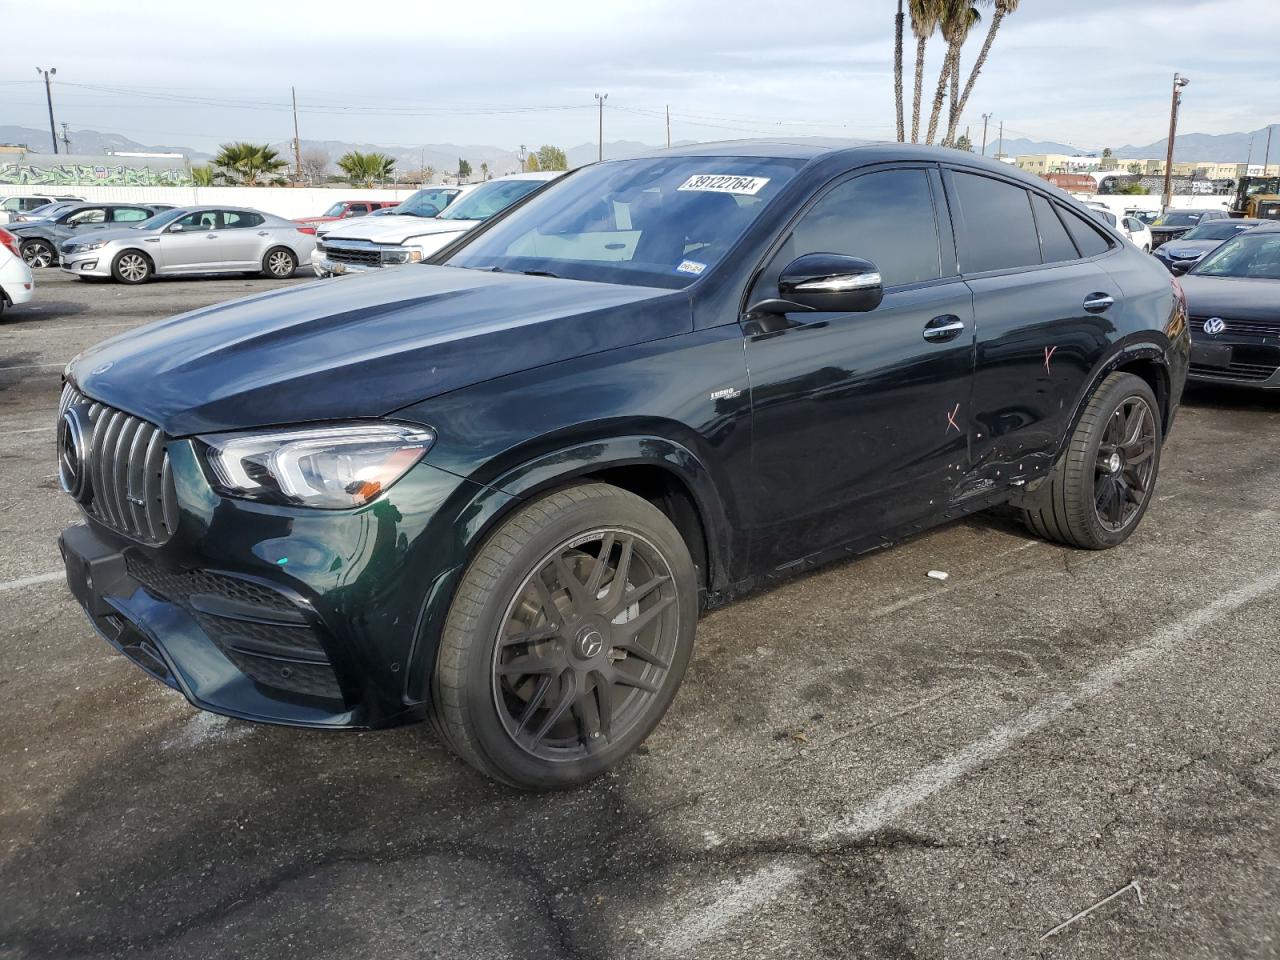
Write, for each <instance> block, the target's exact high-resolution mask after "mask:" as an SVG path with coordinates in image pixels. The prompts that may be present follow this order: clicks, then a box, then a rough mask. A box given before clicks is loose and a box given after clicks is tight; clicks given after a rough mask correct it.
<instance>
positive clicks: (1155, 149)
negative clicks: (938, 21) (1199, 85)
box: [0, 125, 1280, 176]
mask: <svg viewBox="0 0 1280 960" xmlns="http://www.w3.org/2000/svg"><path fill="white" fill-rule="evenodd" d="M70 137H71V152H72V153H73V154H76V155H81V156H83V155H104V154H106V153H108V152H122V151H123V152H133V153H182V154H185V155H186V156H187V157H189V158H190V159H191V161H192V162H193V163H206V162H208V161H209V160H211V159H212V155H211V154H208V153H204V152H202V151H200V150H192V149H190V148H189V147H182V146H170V145H160V144H142V143H139V142H137V141H136V140H131V139H129V138H128V137H125V136H122V135H121V134H118V133H102V132H99V131H97V130H73V131H71V134H70ZM1266 140H1267V129H1266V128H1265V127H1264V128H1262V129H1261V130H1255V131H1253V132H1252V133H1224V134H1208V133H1186V134H1180V135H1179V136H1178V138H1177V141H1176V142H1175V144H1174V159H1175V160H1182V161H1190V162H1194V161H1200V160H1216V161H1219V162H1222V163H1244V162H1245V161H1246V160H1248V159H1249V158H1250V156H1252V160H1253V162H1255V163H1261V162H1262V158H1263V154H1264V152H1265V145H1266ZM1250 141H1252V151H1251V150H1250ZM684 142H688V141H684ZM6 143H7V144H27V145H29V146H30V147H32V148H33V149H34V150H36V151H39V152H41V153H47V152H49V147H48V143H49V134H48V132H47V131H43V130H38V129H36V128H34V127H19V126H6V125H0V144H6ZM272 146H273V147H275V148H276V149H277V150H279V152H280V154H281V156H283V157H285V158H287V159H292V153H293V144H292V142H291V141H284V142H281V143H275V144H272ZM1165 146H1166V142H1165V141H1164V140H1157V141H1155V142H1153V143H1149V144H1146V145H1134V144H1126V145H1125V146H1122V147H1112V153H1113V154H1114V155H1115V156H1116V157H1117V158H1119V159H1123V160H1137V159H1146V158H1154V157H1162V156H1164V153H1165ZM979 147H980V145H978V144H975V149H978V148H979ZM997 147H998V144H997V140H996V138H995V137H994V136H992V135H991V132H990V131H988V139H987V153H988V155H994V154H995V152H996V149H997ZM530 149H536V146H534V145H530ZM598 149H599V148H598V147H597V145H596V144H594V143H583V144H579V145H578V146H574V147H569V148H567V149H566V150H565V155H566V156H567V158H568V160H569V166H570V167H578V166H582V165H583V164H585V163H590V162H591V161H593V160H595V159H596V156H597V151H598ZM657 149H659V146H657V145H652V144H646V143H640V142H638V141H634V140H615V141H610V142H608V143H606V144H605V145H604V154H605V156H606V157H610V158H614V159H616V158H620V157H630V156H636V155H637V154H641V153H647V152H649V151H651V150H657ZM1102 149H1103V148H1102V147H1101V146H1097V147H1084V148H1082V147H1077V146H1072V145H1071V144H1066V143H1057V142H1054V141H1048V140H1029V139H1024V138H1005V140H1004V143H1003V151H1004V154H1005V156H1017V155H1019V154H1027V153H1065V154H1101V153H1102ZM317 150H318V151H322V152H323V153H325V154H326V155H327V156H328V157H329V159H330V161H331V162H332V161H336V160H337V159H338V157H340V156H342V155H343V154H344V153H347V152H348V151H351V150H360V151H365V152H368V151H378V152H380V153H385V154H387V155H389V156H391V157H392V158H394V159H395V161H396V167H397V169H399V170H402V171H409V170H418V169H420V168H421V167H423V166H429V167H432V168H434V169H436V170H437V171H442V172H443V171H453V170H456V169H457V167H458V160H459V159H465V160H466V161H468V162H469V163H470V164H471V166H472V168H473V169H474V170H475V172H476V173H477V174H478V173H479V172H480V165H481V164H482V163H487V164H488V165H489V171H490V173H491V174H493V175H495V176H498V175H501V174H504V173H512V172H515V171H517V170H519V169H520V155H519V154H518V153H517V152H516V151H515V150H511V149H509V148H503V147H495V146H487V145H459V144H454V143H435V144H427V145H425V146H422V147H386V146H381V145H378V144H373V143H350V142H348V141H343V140H303V141H302V151H303V154H304V155H305V154H306V153H307V152H308V151H317ZM1271 156H1272V158H1273V159H1275V160H1277V161H1280V135H1277V136H1276V137H1274V138H1273V143H1272V151H1271Z"/></svg>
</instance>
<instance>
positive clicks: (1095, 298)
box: [1084, 293, 1116, 313]
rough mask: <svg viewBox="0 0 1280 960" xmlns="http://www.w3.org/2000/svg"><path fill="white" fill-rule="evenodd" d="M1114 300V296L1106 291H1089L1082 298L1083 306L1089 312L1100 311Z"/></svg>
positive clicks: (1109, 305) (1105, 308) (1108, 306)
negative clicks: (1089, 292)
mask: <svg viewBox="0 0 1280 960" xmlns="http://www.w3.org/2000/svg"><path fill="white" fill-rule="evenodd" d="M1115 302H1116V298H1115V297H1113V296H1111V295H1110V294H1108V293H1091V294H1089V295H1088V296H1087V297H1085V298H1084V308H1085V310H1087V311H1088V312H1089V313H1102V312H1103V311H1105V310H1107V309H1109V308H1110V307H1111V306H1112V305H1113V304H1114V303H1115Z"/></svg>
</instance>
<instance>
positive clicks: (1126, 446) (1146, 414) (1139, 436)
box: [1093, 396, 1156, 532]
mask: <svg viewBox="0 0 1280 960" xmlns="http://www.w3.org/2000/svg"><path fill="white" fill-rule="evenodd" d="M1155 450H1156V418H1155V414H1154V412H1153V411H1152V409H1151V406H1150V405H1149V404H1148V403H1147V401H1146V398H1144V397H1139V396H1132V397H1129V398H1128V399H1126V400H1125V401H1123V402H1122V403H1121V404H1120V406H1118V407H1117V408H1116V410H1115V413H1113V414H1112V415H1111V417H1110V418H1109V419H1108V420H1107V425H1106V428H1105V429H1104V431H1103V434H1102V442H1101V443H1099V444H1098V458H1097V466H1096V468H1095V469H1096V473H1097V477H1096V479H1095V480H1094V498H1093V503H1094V509H1095V510H1096V511H1097V514H1098V521H1099V522H1100V523H1101V524H1102V525H1103V526H1104V527H1106V528H1107V529H1108V530H1111V531H1113V532H1118V531H1121V530H1123V529H1124V528H1125V527H1127V526H1128V525H1129V524H1130V523H1132V522H1133V518H1134V516H1135V515H1136V514H1137V512H1138V511H1139V510H1140V509H1141V508H1142V505H1143V504H1144V503H1145V502H1146V499H1147V494H1148V493H1149V492H1150V488H1151V478H1152V476H1153V475H1154V473H1155Z"/></svg>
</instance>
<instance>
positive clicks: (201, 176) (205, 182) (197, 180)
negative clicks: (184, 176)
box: [191, 163, 218, 187]
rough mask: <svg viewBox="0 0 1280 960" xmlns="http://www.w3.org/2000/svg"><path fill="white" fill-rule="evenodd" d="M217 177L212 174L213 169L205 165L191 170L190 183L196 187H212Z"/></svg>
mask: <svg viewBox="0 0 1280 960" xmlns="http://www.w3.org/2000/svg"><path fill="white" fill-rule="evenodd" d="M217 176H218V174H217V173H216V172H214V169H213V167H211V166H209V164H207V163H206V164H202V165H201V166H198V167H192V168H191V182H192V183H194V184H195V185H196V186H197V187H212V186H213V182H214V180H215V179H216V178H217Z"/></svg>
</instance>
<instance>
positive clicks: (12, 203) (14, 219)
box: [0, 193, 84, 223]
mask: <svg viewBox="0 0 1280 960" xmlns="http://www.w3.org/2000/svg"><path fill="white" fill-rule="evenodd" d="M83 199H84V198H83V197H63V196H56V197H55V196H48V195H45V194H38V193H33V194H23V195H20V196H14V197H0V223H21V222H22V221H23V220H25V219H28V218H38V217H40V216H43V215H44V214H43V213H42V211H44V209H45V208H46V207H52V206H53V205H54V204H56V203H78V202H81V201H82V200H83Z"/></svg>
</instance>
